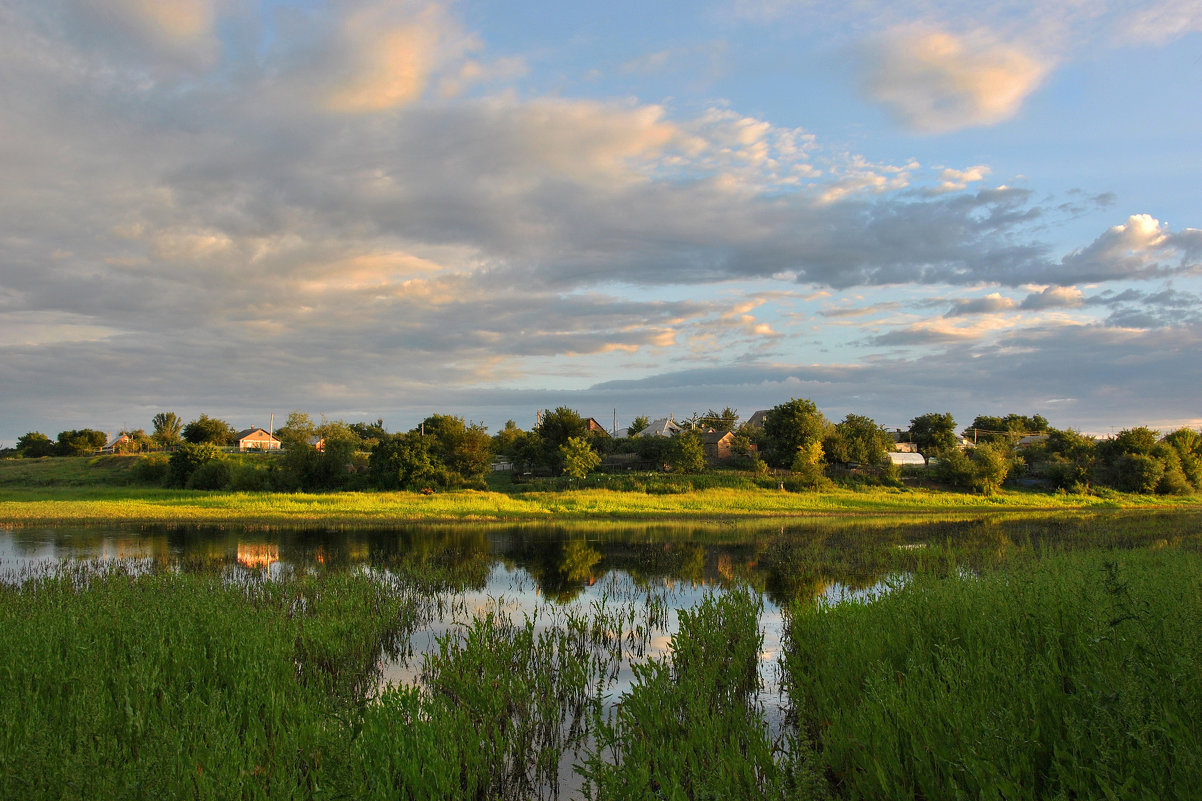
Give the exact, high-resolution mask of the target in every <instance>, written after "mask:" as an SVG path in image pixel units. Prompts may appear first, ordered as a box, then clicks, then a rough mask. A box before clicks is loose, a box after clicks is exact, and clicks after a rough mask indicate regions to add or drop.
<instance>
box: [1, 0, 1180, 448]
mask: <svg viewBox="0 0 1202 801" xmlns="http://www.w3.org/2000/svg"><path fill="white" fill-rule="evenodd" d="M965 6H966V4H962V3H959V2H950V0H914V1H912V2H905V1H903V2H891V3H875V2H855V1H853V2H846V3H838V4H823V3H817V2H802V1H799V0H737V1H736V2H729V3H704V2H689V3H656V4H652V5H650V6H649V7H648V6H647V5H645V4H641V3H638V4H636V3H624V2H623V3H610V4H606V6H605V7H604V9H599V8H592V7H587V6H585V5H583V4H546V3H534V2H484V1H483V0H481V1H480V2H460V3H421V2H373V1H372V0H356V1H355V2H341V3H323V2H303V3H300V2H298V3H289V2H260V3H235V2H232V0H178V1H177V2H151V0H36V1H35V0H28V1H26V0H14V1H13V2H9V3H6V4H4V5H3V6H0V109H3V111H0V171H2V172H0V174H3V175H4V176H5V180H4V181H3V183H2V184H0V385H3V386H4V388H5V389H4V394H3V402H2V403H0V442H3V443H7V444H11V443H12V441H14V440H15V439H16V438H17V437H18V436H19V435H21V434H23V433H24V432H26V431H31V430H41V431H43V432H45V433H48V434H50V435H51V436H53V435H54V434H56V433H57V432H58V431H60V430H63V429H68V428H79V427H85V426H87V427H93V428H101V429H104V430H107V431H116V430H118V429H120V428H123V427H133V428H138V427H149V424H150V418H151V417H152V416H153V414H154V413H156V412H158V411H164V410H170V411H175V412H177V413H178V414H180V415H181V416H182V417H184V418H185V419H192V418H194V417H196V416H197V415H199V414H200V413H201V412H205V413H208V414H210V415H214V416H219V417H222V418H224V419H227V420H229V421H230V422H231V423H232V424H233V425H235V426H236V427H244V426H251V425H266V424H267V422H268V420H269V416H270V415H271V414H273V413H274V414H275V415H276V418H277V419H282V418H283V417H284V416H286V415H287V413H288V412H289V411H291V410H294V409H296V410H301V411H306V412H309V413H310V414H312V415H313V416H314V417H318V416H320V415H326V416H327V417H329V418H331V419H347V420H362V419H370V420H374V419H376V418H377V417H382V418H383V419H384V420H385V423H386V425H387V426H388V427H389V428H390V429H394V430H403V429H407V428H409V427H411V426H413V425H415V424H416V423H417V422H418V421H420V420H421V419H422V418H423V417H425V416H426V415H427V414H430V413H432V412H443V413H453V414H460V415H462V416H464V417H466V418H468V419H471V420H474V421H479V422H484V423H486V424H488V425H489V426H490V427H492V428H493V429H496V428H498V427H500V426H501V425H502V424H503V423H504V421H505V420H506V419H509V418H512V419H515V420H516V421H517V422H518V423H519V425H521V426H522V427H529V426H530V425H531V424H532V423H533V420H534V415H535V411H536V410H537V409H540V408H548V407H555V406H560V405H567V406H571V407H573V408H575V409H578V410H579V411H580V412H582V413H583V414H585V415H591V416H594V417H597V418H598V419H600V420H603V421H605V422H611V421H612V420H613V417H614V414H615V410H616V416H617V419H618V424H619V425H624V424H625V423H626V422H628V421H629V420H630V419H631V418H632V417H633V416H635V415H648V416H650V417H659V416H665V415H667V414H669V413H673V414H676V415H684V416H687V415H689V414H691V413H692V412H693V411H701V412H703V411H705V410H706V409H707V408H722V407H724V406H732V407H734V408H736V409H738V410H739V411H740V413H741V414H742V415H743V416H744V417H747V416H749V415H750V414H751V413H752V412H753V411H755V410H756V409H762V408H769V407H771V406H773V405H775V404H777V403H781V402H783V401H786V400H788V399H789V398H791V397H807V398H810V399H812V400H814V401H815V402H816V403H817V404H818V405H819V407H820V408H821V409H822V410H823V411H824V412H825V413H826V414H827V416H828V417H830V418H831V419H832V420H838V419H841V418H842V417H843V416H844V415H846V414H848V413H852V412H854V413H857V414H866V415H869V416H871V417H873V418H874V419H876V420H877V421H878V422H880V423H882V424H884V425H887V426H890V427H895V426H905V425H906V424H908V421H909V420H910V419H911V418H913V417H915V416H917V415H919V414H923V413H926V412H930V411H939V412H943V411H950V412H952V413H953V414H954V415H955V417H956V419H957V420H958V421H959V422H960V423H961V424H962V425H966V424H968V423H969V422H970V421H971V419H972V417H973V416H975V415H978V414H1006V413H1010V412H1016V413H1022V414H1033V413H1039V414H1043V415H1044V416H1046V417H1047V418H1048V419H1049V420H1050V421H1051V422H1052V423H1053V425H1057V426H1060V427H1069V426H1072V427H1075V428H1078V429H1082V430H1085V431H1088V432H1094V433H1100V434H1105V433H1109V432H1110V431H1113V430H1116V429H1117V428H1121V427H1127V426H1133V425H1151V426H1156V427H1162V428H1169V427H1176V426H1180V425H1189V426H1194V427H1197V426H1199V425H1202V409H1200V406H1199V395H1200V392H1199V390H1200V389H1202V368H1200V367H1199V364H1198V359H1197V356H1196V354H1197V353H1198V352H1199V345H1200V344H1202V311H1200V306H1199V299H1200V298H1202V277H1200V272H1202V230H1200V229H1202V202H1200V201H1199V197H1200V196H1202V195H1200V193H1199V186H1202V180H1200V179H1202V149H1200V147H1199V143H1200V142H1202V99H1200V95H1202V55H1199V53H1202V48H1199V43H1200V42H1202V3H1199V2H1196V0H1194V1H1191V2H1180V1H1174V2H1164V1H1162V0H1152V1H1151V2H1103V1H1102V0H1077V1H1076V2H1072V3H1061V4H1052V5H1049V4H1046V3H1036V2H1033V1H1032V2H1026V1H1025V0H1005V1H1004V2H994V3H990V2H984V3H978V4H974V5H973V6H972V8H971V9H966V7H965Z"/></svg>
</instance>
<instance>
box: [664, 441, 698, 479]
mask: <svg viewBox="0 0 1202 801" xmlns="http://www.w3.org/2000/svg"><path fill="white" fill-rule="evenodd" d="M665 461H666V462H667V464H668V466H669V467H671V468H672V472H673V473H700V472H701V471H702V470H704V469H705V445H704V444H703V443H702V442H701V437H700V436H698V435H697V434H695V433H693V432H691V431H686V432H683V433H681V434H677V435H676V436H675V437H672V439H671V440H669V445H668V453H667V456H666V459H665Z"/></svg>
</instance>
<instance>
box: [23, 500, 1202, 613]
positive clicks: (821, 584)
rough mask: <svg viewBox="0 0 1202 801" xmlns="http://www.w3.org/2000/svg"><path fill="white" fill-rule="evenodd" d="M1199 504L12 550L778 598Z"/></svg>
mask: <svg viewBox="0 0 1202 801" xmlns="http://www.w3.org/2000/svg"><path fill="white" fill-rule="evenodd" d="M1200 530H1202V525H1200V523H1199V516H1198V514H1197V513H1196V512H1184V513H1183V512H1176V513H1173V512H1169V513H1154V512H1151V513H1150V512H1134V513H1121V512H1120V513H1109V514H1086V513H1075V514H1065V513H1060V514H1054V515H1048V514H1044V515H990V516H978V517H975V518H959V519H930V518H927V519H921V518H917V517H916V518H914V519H902V520H899V519H898V518H896V517H893V518H871V517H863V518H843V519H839V518H830V519H818V520H806V521H789V522H788V523H786V524H784V525H782V524H780V523H779V522H777V523H773V524H770V525H764V526H763V527H757V526H756V525H753V524H741V525H739V526H718V525H712V524H711V525H705V524H696V525H688V524H677V525H671V526H665V525H650V524H647V525H640V524H633V525H631V524H611V525H597V524H581V525H575V524H573V525H545V524H544V525H507V526H496V525H493V526H487V525H447V526H410V527H404V528H398V529H395V530H391V531H382V530H378V529H377V530H360V531H356V530H323V529H265V528H259V529H254V528H238V527H219V526H209V527H202V526H174V527H173V526H142V527H115V528H102V527H70V528H60V529H49V530H47V529H39V530H31V531H30V532H28V533H23V532H20V531H14V532H11V533H9V534H7V536H8V537H10V541H9V548H10V549H11V551H12V552H13V553H15V554H17V555H18V556H21V555H23V554H28V555H30V556H44V555H45V554H46V549H47V546H49V547H50V550H52V551H53V552H54V553H55V554H57V555H59V556H61V557H62V558H87V559H91V558H108V559H128V558H134V559H138V560H143V561H145V562H147V563H149V564H150V565H152V566H160V567H163V568H173V569H184V570H195V571H203V570H211V569H215V568H216V569H222V568H225V567H231V566H235V565H238V564H241V565H242V566H243V569H268V568H270V567H272V566H274V565H277V564H278V563H283V564H285V565H288V566H290V567H291V568H293V569H295V570H306V569H319V570H346V569H356V568H358V567H360V566H371V567H374V568H377V569H384V570H390V571H393V572H395V573H398V574H403V575H405V576H407V577H409V578H411V579H414V580H416V581H419V582H433V583H434V584H432V585H431V586H434V585H435V584H437V583H438V582H451V583H456V584H461V585H466V586H471V587H476V588H482V587H483V586H484V585H485V582H486V580H487V578H488V576H489V574H490V572H491V571H492V569H493V567H494V566H495V565H496V564H497V562H498V561H500V562H502V563H504V564H506V565H508V566H509V567H511V568H520V569H522V570H525V571H526V572H527V573H528V574H529V575H530V576H531V577H532V579H533V580H534V581H535V583H536V584H537V586H538V587H539V590H540V591H541V592H542V593H543V594H544V596H545V597H548V598H550V599H553V600H560V601H567V600H571V599H572V598H575V597H576V596H577V595H578V594H579V593H581V592H582V591H583V590H584V589H585V588H586V587H587V586H588V585H589V584H590V583H591V582H594V581H596V580H598V579H600V578H602V577H603V576H605V575H606V574H607V573H609V572H610V571H621V572H623V573H626V574H628V575H629V576H630V577H631V578H632V580H633V581H634V582H635V584H636V585H640V586H650V585H652V584H656V583H662V582H665V581H666V582H673V581H684V582H691V583H693V584H705V585H708V584H714V585H719V586H723V585H729V584H731V583H734V582H738V583H746V584H749V585H751V586H753V587H756V588H758V589H761V590H762V591H764V592H766V593H767V594H768V596H769V597H770V598H771V599H772V600H773V601H775V602H776V603H778V604H784V603H787V602H790V601H792V600H793V599H807V598H811V599H812V598H815V597H817V596H820V595H822V594H823V593H825V592H826V591H827V590H828V589H829V587H830V585H831V584H832V583H838V584H840V585H842V586H844V587H846V588H847V589H848V590H851V591H857V590H864V589H869V588H872V587H873V586H875V585H878V584H879V583H880V582H881V581H882V580H883V579H885V578H886V577H887V576H890V575H896V574H913V573H930V574H934V575H946V574H948V573H949V572H957V571H965V570H967V571H970V572H984V571H987V570H991V569H995V568H997V567H998V566H1000V565H1002V564H1004V563H1006V562H1007V561H1008V560H1012V559H1015V558H1026V557H1031V556H1038V555H1039V554H1040V553H1042V552H1043V551H1045V550H1067V549H1072V548H1078V547H1084V546H1090V547H1098V546H1102V547H1118V548H1127V547H1145V546H1148V545H1152V544H1155V543H1156V542H1158V541H1164V542H1171V543H1174V544H1177V545H1180V544H1182V543H1183V542H1194V543H1198V542H1199V541H1200V540H1202V535H1200V533H1199V532H1200Z"/></svg>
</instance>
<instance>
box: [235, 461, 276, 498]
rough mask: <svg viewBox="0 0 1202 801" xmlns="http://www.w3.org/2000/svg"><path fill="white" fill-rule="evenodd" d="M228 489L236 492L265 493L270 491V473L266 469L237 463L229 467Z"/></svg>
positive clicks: (242, 462)
mask: <svg viewBox="0 0 1202 801" xmlns="http://www.w3.org/2000/svg"><path fill="white" fill-rule="evenodd" d="M229 488H230V489H232V490H235V491H237V492H266V491H268V490H270V489H271V473H270V471H269V470H268V468H266V467H260V466H259V465H257V464H252V463H248V462H245V461H239V462H238V463H236V464H232V465H230V484H229Z"/></svg>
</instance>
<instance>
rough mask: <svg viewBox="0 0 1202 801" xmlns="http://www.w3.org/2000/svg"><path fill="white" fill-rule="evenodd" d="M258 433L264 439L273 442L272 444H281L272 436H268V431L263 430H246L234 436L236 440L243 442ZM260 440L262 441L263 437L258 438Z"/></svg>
mask: <svg viewBox="0 0 1202 801" xmlns="http://www.w3.org/2000/svg"><path fill="white" fill-rule="evenodd" d="M256 432H257V433H259V434H262V435H263V437H266V438H267V439H269V440H271V441H272V442H279V440H277V439H276V438H275V437H273V436H272V435H271V434H268V433H267V431H266V430H264V429H262V428H244V429H242V430H241V431H239V432H238V433H237V434H235V435H234V439H235V440H238V441H241V440H244V439H247V438H248V437H250V436H251V435H252V434H254V433H256ZM258 439H262V437H258Z"/></svg>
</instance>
